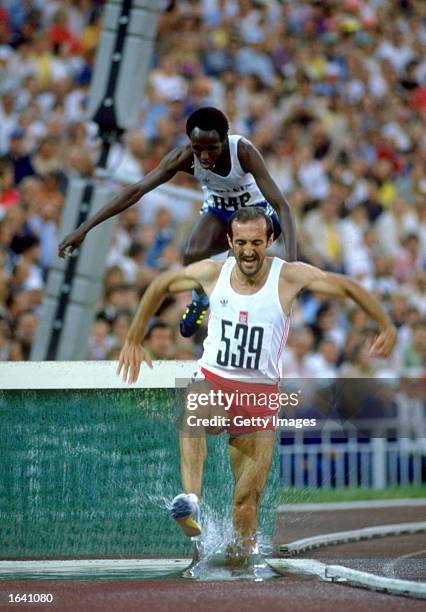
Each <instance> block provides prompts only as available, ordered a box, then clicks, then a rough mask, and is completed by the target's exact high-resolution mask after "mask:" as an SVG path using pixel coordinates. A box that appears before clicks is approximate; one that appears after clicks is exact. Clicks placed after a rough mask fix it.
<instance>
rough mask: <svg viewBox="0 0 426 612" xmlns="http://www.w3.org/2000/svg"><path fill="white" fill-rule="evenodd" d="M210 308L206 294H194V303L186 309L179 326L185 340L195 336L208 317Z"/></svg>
mask: <svg viewBox="0 0 426 612" xmlns="http://www.w3.org/2000/svg"><path fill="white" fill-rule="evenodd" d="M208 307H209V300H208V297H207V296H206V294H205V293H202V294H200V293H195V292H193V293H192V302H191V303H190V304H188V306H187V307H186V311H185V312H184V314H183V315H182V318H181V320H180V325H179V327H180V333H181V335H182V336H183V337H184V338H190V337H191V336H193V335H194V334H195V332H196V331H197V329H198V328H199V327H200V325H201V323H202V322H203V319H204V317H205V316H206V312H207V309H208Z"/></svg>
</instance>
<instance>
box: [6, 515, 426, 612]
mask: <svg viewBox="0 0 426 612" xmlns="http://www.w3.org/2000/svg"><path fill="white" fill-rule="evenodd" d="M424 516H425V508H424V507H415V508H413V507H407V508H379V509H377V508H375V509H372V508H370V509H368V510H355V511H354V510H345V511H343V510H338V511H328V512H315V513H299V514H297V515H294V516H293V515H291V514H288V515H286V514H285V513H282V514H280V515H279V516H278V517H277V529H276V535H275V538H274V539H275V542H276V543H277V544H278V543H280V544H283V543H285V542H289V541H291V540H294V539H297V538H301V537H307V536H308V535H318V534H320V533H329V532H331V531H343V530H346V529H356V528H361V527H368V526H372V525H381V524H389V523H398V522H408V521H421V520H424ZM425 551H426V537H425V536H424V535H422V534H417V535H415V536H396V537H393V538H392V537H388V538H383V539H377V540H369V541H364V542H355V543H350V544H344V545H343V544H340V545H338V546H333V547H326V548H321V549H317V550H315V551H310V552H309V553H306V554H304V555H303V556H304V557H308V558H315V559H318V560H320V561H325V562H327V563H338V564H341V565H346V566H347V567H353V568H356V569H363V570H365V571H374V572H377V573H379V574H381V575H386V576H389V577H391V576H392V577H396V578H406V579H410V580H424V579H425V575H424V574H425V565H426V563H425V558H426V552H425ZM9 593H52V594H53V597H54V602H53V603H52V604H9V603H8V594H9ZM13 608H15V609H17V610H54V611H55V612H65V611H69V612H86V611H87V612H101V611H102V612H109V611H112V612H121V611H123V612H136V611H138V612H141V611H142V612H144V611H145V610H152V612H160V611H161V612H163V611H164V612H170V611H172V610H177V611H178V612H187V611H190V610H191V611H192V610H194V609H196V608H198V609H200V610H201V612H210V611H212V612H219V611H220V612H227V611H230V612H231V611H232V612H235V610H236V609H240V610H244V612H246V611H247V612H252V611H253V612H254V611H256V612H258V611H259V610H261V611H262V612H264V611H267V612H275V611H277V612H278V611H283V610H291V612H311V611H312V612H317V611H318V612H320V611H321V612H322V611H323V610H325V609H332V610H335V611H336V612H339V611H340V610H344V609H347V610H350V611H351V612H361V611H362V612H367V611H368V612H370V610H375V611H376V610H377V611H378V612H381V611H382V610H383V612H385V611H387V612H388V611H389V610H390V611H393V610H401V611H402V610H404V611H405V612H407V611H408V612H411V611H413V612H414V611H417V610H418V611H419V612H420V610H422V611H423V610H424V609H425V602H424V601H419V600H415V599H409V598H406V597H397V596H394V595H386V594H382V593H376V592H372V591H367V590H364V589H359V588H353V587H350V586H345V585H341V584H330V583H325V582H321V581H320V580H319V579H317V578H315V577H302V576H296V575H288V576H284V577H282V578H278V579H275V580H271V581H268V582H263V583H253V582H220V583H219V582H194V581H190V580H183V579H181V580H162V581H160V580H155V581H154V580H144V581H136V580H123V581H70V580H66V581H64V580H61V581H58V580H55V581H33V580H31V581H30V580H28V581H13V582H0V610H1V611H3V610H12V609H13Z"/></svg>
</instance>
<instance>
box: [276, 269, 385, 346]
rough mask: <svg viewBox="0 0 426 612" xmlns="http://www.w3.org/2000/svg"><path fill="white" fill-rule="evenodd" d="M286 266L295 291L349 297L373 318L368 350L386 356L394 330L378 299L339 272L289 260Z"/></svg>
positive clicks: (333, 296)
mask: <svg viewBox="0 0 426 612" xmlns="http://www.w3.org/2000/svg"><path fill="white" fill-rule="evenodd" d="M285 267H286V268H287V278H291V277H292V279H293V281H294V282H295V283H298V284H299V291H301V290H303V289H309V291H313V292H317V293H322V294H323V295H326V296H329V297H332V298H351V300H353V301H354V302H355V303H356V304H358V306H360V308H362V309H363V310H364V312H366V313H367V314H368V316H369V317H371V319H373V321H375V322H376V323H377V325H378V327H379V329H380V334H379V335H378V336H377V338H376V340H375V342H374V344H373V346H372V347H371V351H372V352H374V353H375V354H376V355H378V356H380V357H388V356H389V355H390V354H391V352H392V349H393V347H394V345H395V342H396V338H397V332H396V329H395V326H394V325H393V323H392V321H391V320H390V318H389V317H388V315H387V314H386V312H385V311H384V309H383V308H382V306H381V305H380V304H379V302H378V301H377V300H376V299H375V298H374V297H373V296H372V295H370V293H368V291H366V290H365V289H364V287H362V286H361V285H360V284H359V283H357V282H356V281H354V280H352V279H351V278H349V277H348V276H344V275H343V274H333V273H331V272H323V271H322V270H320V269H319V268H315V267H314V266H310V265H308V264H304V263H300V262H297V263H292V264H290V265H289V266H285Z"/></svg>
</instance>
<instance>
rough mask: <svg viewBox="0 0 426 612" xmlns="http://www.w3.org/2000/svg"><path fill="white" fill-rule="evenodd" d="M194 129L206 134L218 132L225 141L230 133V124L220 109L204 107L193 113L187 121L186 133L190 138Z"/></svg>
mask: <svg viewBox="0 0 426 612" xmlns="http://www.w3.org/2000/svg"><path fill="white" fill-rule="evenodd" d="M194 128H199V129H200V130H204V131H206V132H210V131H212V130H216V132H217V133H218V134H219V137H220V139H221V140H224V139H225V137H226V135H227V134H228V131H229V123H228V119H227V118H226V115H225V114H224V113H222V111H221V110H219V109H218V108H214V107H213V106H204V107H203V108H199V109H197V110H196V111H194V112H193V113H191V114H190V115H189V117H188V119H187V121H186V133H187V135H188V136H190V135H191V132H192V130H193V129H194Z"/></svg>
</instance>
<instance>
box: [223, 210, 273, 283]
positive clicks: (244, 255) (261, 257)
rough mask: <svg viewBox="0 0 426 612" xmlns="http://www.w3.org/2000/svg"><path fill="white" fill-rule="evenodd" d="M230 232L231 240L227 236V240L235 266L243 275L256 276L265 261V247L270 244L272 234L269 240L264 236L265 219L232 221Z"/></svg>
mask: <svg viewBox="0 0 426 612" xmlns="http://www.w3.org/2000/svg"><path fill="white" fill-rule="evenodd" d="M232 233H233V237H232V240H231V238H230V237H229V236H228V241H229V246H230V247H231V249H232V250H233V252H234V255H235V259H236V262H237V266H238V267H239V269H240V270H241V272H242V273H243V274H245V276H249V277H253V276H256V274H257V273H258V272H259V270H260V269H261V268H262V265H263V262H264V261H265V257H266V249H267V248H268V247H269V246H271V244H272V236H271V237H270V238H269V240H268V239H267V237H266V222H265V220H264V219H253V220H252V221H247V222H246V223H238V222H234V223H233V224H232Z"/></svg>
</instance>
